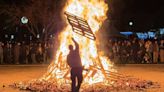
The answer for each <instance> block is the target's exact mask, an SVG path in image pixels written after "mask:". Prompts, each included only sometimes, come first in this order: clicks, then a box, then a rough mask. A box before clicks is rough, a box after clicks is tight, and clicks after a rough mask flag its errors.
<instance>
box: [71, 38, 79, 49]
mask: <svg viewBox="0 0 164 92" xmlns="http://www.w3.org/2000/svg"><path fill="white" fill-rule="evenodd" d="M72 41H73V42H74V43H75V47H76V49H75V50H79V44H78V43H77V42H76V41H75V39H73V38H72Z"/></svg>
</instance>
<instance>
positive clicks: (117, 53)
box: [107, 39, 164, 64]
mask: <svg viewBox="0 0 164 92" xmlns="http://www.w3.org/2000/svg"><path fill="white" fill-rule="evenodd" d="M107 48H108V49H109V53H108V56H109V57H110V59H111V61H113V62H115V63H124V64H125V63H137V64H141V63H164V40H138V39H134V40H132V41H130V40H122V41H112V40H110V41H109V42H108V44H107Z"/></svg>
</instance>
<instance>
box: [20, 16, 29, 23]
mask: <svg viewBox="0 0 164 92" xmlns="http://www.w3.org/2000/svg"><path fill="white" fill-rule="evenodd" d="M21 22H22V23H23V24H27V23H28V19H27V17H25V16H23V17H22V18H21Z"/></svg>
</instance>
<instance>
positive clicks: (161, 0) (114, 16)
mask: <svg viewBox="0 0 164 92" xmlns="http://www.w3.org/2000/svg"><path fill="white" fill-rule="evenodd" d="M57 1H58V0H57ZM106 1H108V0H106ZM108 2H109V6H110V11H109V14H108V15H109V20H110V21H111V23H112V24H113V25H114V27H115V28H116V29H118V30H119V31H128V30H133V31H148V30H149V29H151V28H161V27H164V0H110V1H108ZM0 3H1V5H2V4H11V3H16V4H17V5H23V4H27V3H29V0H0ZM129 21H133V22H134V25H133V26H131V27H130V26H129V25H128V23H129Z"/></svg>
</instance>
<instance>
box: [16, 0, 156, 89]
mask: <svg viewBox="0 0 164 92" xmlns="http://www.w3.org/2000/svg"><path fill="white" fill-rule="evenodd" d="M64 11H65V13H64V14H63V15H64V16H63V17H65V20H68V21H66V22H67V25H66V27H65V28H64V30H63V31H62V32H61V33H60V35H59V40H60V41H59V43H60V44H59V48H58V49H57V53H56V55H55V58H54V60H53V61H52V63H51V64H50V65H49V67H48V70H47V72H46V73H45V75H43V76H42V77H41V78H40V79H37V80H32V81H29V82H24V83H18V84H17V83H15V84H14V87H19V88H20V89H25V90H32V91H43V92H69V91H70V83H71V81H70V68H69V67H68V65H67V63H66V57H67V55H68V53H69V50H68V46H69V45H70V44H73V42H72V40H71V38H72V37H73V38H74V39H75V40H76V41H77V42H78V43H79V47H80V57H81V60H82V65H83V66H84V72H83V77H84V80H83V84H82V87H81V91H82V92H109V91H111V90H115V91H116V92H117V91H118V90H122V89H130V90H131V89H135V90H136V89H143V88H148V87H150V86H151V85H153V84H154V83H153V82H151V81H144V80H143V81H142V80H139V79H136V78H131V77H129V76H125V75H122V74H119V73H117V71H116V69H114V68H113V64H112V63H111V61H110V60H109V59H108V57H106V56H105V55H104V52H103V51H101V50H99V49H98V46H99V44H100V43H101V42H100V40H99V37H98V36H97V33H98V31H100V27H101V26H102V24H103V22H104V21H105V20H106V19H107V11H108V5H107V4H106V3H105V0H69V1H68V3H67V5H66V6H65V8H64Z"/></svg>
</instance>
